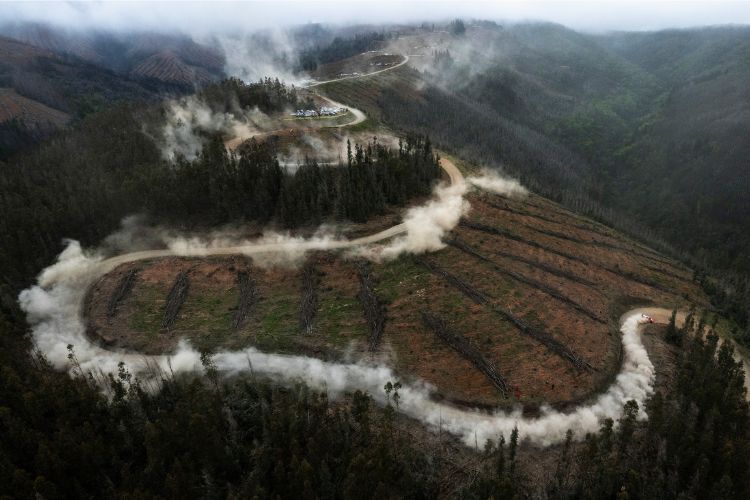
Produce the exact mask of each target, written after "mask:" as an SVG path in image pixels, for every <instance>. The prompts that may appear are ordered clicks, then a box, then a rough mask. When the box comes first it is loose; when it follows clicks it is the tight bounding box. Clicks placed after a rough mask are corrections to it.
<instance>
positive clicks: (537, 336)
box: [417, 258, 593, 371]
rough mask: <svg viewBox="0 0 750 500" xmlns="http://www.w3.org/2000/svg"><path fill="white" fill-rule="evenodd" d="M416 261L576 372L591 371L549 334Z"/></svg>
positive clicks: (425, 262) (443, 272)
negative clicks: (563, 360) (568, 364)
mask: <svg viewBox="0 0 750 500" xmlns="http://www.w3.org/2000/svg"><path fill="white" fill-rule="evenodd" d="M417 261H418V262H420V263H421V264H422V265H423V266H425V267H426V268H427V269H429V270H430V272H432V273H433V274H435V275H436V276H439V277H441V278H443V279H444V280H445V281H446V282H448V283H449V284H450V285H451V286H453V287H454V288H456V289H458V290H459V291H460V292H461V293H463V294H464V295H466V296H467V297H468V298H470V299H471V300H472V301H474V302H476V303H477V304H479V305H483V306H486V307H489V308H490V309H491V310H492V311H493V312H494V313H495V314H497V315H498V316H501V317H502V318H504V319H506V320H507V321H509V322H510V323H512V324H513V325H514V326H515V327H516V328H518V329H519V330H520V331H521V332H522V333H524V334H526V335H528V336H529V337H531V338H533V339H534V340H536V341H537V342H539V343H540V344H542V345H543V346H545V347H546V348H547V349H548V350H549V351H550V352H552V353H554V354H556V355H557V356H560V357H561V358H563V359H565V360H567V361H569V362H570V363H571V364H572V365H573V366H575V367H576V368H577V369H578V370H587V371H591V370H593V367H592V366H591V365H590V364H589V363H588V362H587V361H586V360H585V359H583V358H582V357H581V356H579V355H578V354H577V353H576V352H575V351H573V350H572V349H571V348H569V347H568V346H566V345H565V344H563V343H562V342H560V341H559V340H557V339H555V338H554V337H552V336H551V335H550V334H548V333H546V332H544V331H542V330H539V329H538V328H534V327H532V326H531V325H528V324H526V323H525V322H524V321H523V320H521V319H520V318H518V317H516V316H514V315H513V314H511V313H510V312H509V311H506V310H505V309H502V308H501V307H498V306H496V305H494V304H493V303H492V301H491V300H490V298H489V297H488V296H487V295H486V294H484V293H483V292H481V291H479V290H477V289H476V288H474V287H472V286H471V285H469V284H468V283H466V282H465V281H464V280H462V279H461V278H459V277H458V276H454V275H453V274H451V273H449V272H448V271H446V270H444V269H441V268H440V267H438V266H437V265H435V264H433V263H432V262H430V261H428V260H426V259H422V258H418V259H417Z"/></svg>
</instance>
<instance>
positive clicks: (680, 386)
mask: <svg viewBox="0 0 750 500" xmlns="http://www.w3.org/2000/svg"><path fill="white" fill-rule="evenodd" d="M674 338H677V339H680V340H678V343H680V344H681V345H680V348H681V349H680V352H679V356H678V367H677V373H676V377H675V386H674V387H672V388H670V389H669V390H667V391H666V392H665V393H662V392H657V393H656V394H654V396H652V397H651V398H650V399H649V400H648V401H647V403H646V408H645V410H646V412H647V413H648V417H649V419H648V421H646V422H641V421H638V420H637V419H636V416H637V414H638V406H637V404H636V403H635V402H634V401H631V402H630V403H628V404H627V406H626V409H625V415H624V416H623V417H622V418H621V419H620V421H619V426H618V427H616V428H615V427H614V426H613V422H612V421H611V420H608V421H606V422H605V423H604V425H603V426H602V428H601V431H600V432H599V433H598V434H596V435H591V436H588V437H587V439H586V442H585V444H584V446H583V447H582V450H581V451H580V452H579V453H578V454H577V455H573V454H571V453H570V444H568V445H567V446H566V448H565V449H564V450H563V452H562V454H561V460H560V462H559V463H558V467H557V472H556V474H555V479H554V481H553V483H552V484H551V485H550V491H549V492H548V493H549V495H550V497H551V498H660V499H677V498H680V499H682V498H717V499H718V498H748V496H749V495H750V420H749V419H750V413H749V412H748V403H747V402H746V401H745V387H744V372H743V369H742V364H741V363H739V362H736V361H734V359H733V358H732V349H731V347H730V346H729V344H728V343H723V344H722V345H721V346H719V345H718V338H717V337H716V335H712V334H706V327H705V323H704V321H703V320H701V321H699V322H698V324H697V325H696V324H695V321H694V319H693V317H692V315H691V316H690V317H689V318H688V320H687V321H686V327H685V328H683V329H682V331H681V332H679V334H678V335H677V336H676V337H674Z"/></svg>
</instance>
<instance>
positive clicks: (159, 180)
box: [136, 136, 440, 228]
mask: <svg viewBox="0 0 750 500" xmlns="http://www.w3.org/2000/svg"><path fill="white" fill-rule="evenodd" d="M348 149H349V152H348V155H347V159H346V161H345V163H344V164H340V165H333V166H320V165H318V163H317V162H316V161H315V160H314V159H308V160H307V161H306V162H305V163H303V164H302V165H299V166H298V167H296V169H295V171H294V172H293V173H289V172H287V171H286V170H285V169H283V168H282V167H281V166H280V165H279V162H278V160H277V159H276V157H275V156H273V154H272V151H271V149H270V147H269V146H268V145H267V144H257V143H255V142H253V141H251V142H250V143H249V144H245V145H244V146H243V147H242V148H241V149H240V152H239V154H238V155H230V154H228V153H227V151H226V149H225V147H224V143H223V142H222V141H221V139H220V138H218V137H215V138H214V139H213V140H212V141H211V142H210V143H209V144H207V145H206V147H205V148H204V150H203V153H202V154H201V155H200V157H199V158H197V159H196V160H194V161H185V160H178V161H177V163H176V164H175V165H168V166H163V167H162V168H156V169H150V171H149V173H148V175H149V177H148V178H147V179H146V181H145V182H144V183H143V185H142V186H141V188H140V189H138V190H141V189H142V192H145V193H148V194H146V202H145V206H146V207H147V213H150V214H155V215H158V217H160V218H163V219H166V220H169V221H170V222H172V223H173V224H174V225H178V226H184V225H185V224H186V221H191V223H192V224H195V223H196V221H200V222H203V223H205V224H206V225H209V224H221V223H225V222H229V221H257V222H261V223H264V224H265V223H268V222H272V221H276V222H278V223H280V224H281V225H282V226H283V227H286V228H296V227H300V226H302V225H308V226H310V225H317V224H320V223H321V222H322V221H323V220H324V219H331V218H332V219H335V220H349V221H353V222H364V221H366V220H367V219H368V218H369V217H371V216H373V215H377V214H382V213H384V211H385V209H386V207H387V206H389V205H390V206H400V205H403V204H404V203H405V202H406V201H407V200H409V199H411V198H412V197H414V196H424V195H428V194H429V193H430V191H431V189H432V186H433V184H434V183H435V181H436V180H437V179H438V178H439V177H440V167H439V165H438V163H437V157H436V156H435V155H434V153H433V152H432V148H431V145H430V141H429V139H425V138H422V137H412V136H409V137H407V138H406V139H405V140H404V141H403V142H401V143H400V145H399V148H398V150H391V148H389V147H386V146H384V145H382V144H379V143H378V142H377V140H376V139H375V140H373V141H371V142H370V143H368V144H365V145H359V144H355V145H354V146H353V148H352V145H351V144H349V145H348ZM136 182H137V181H136ZM163 186H171V189H169V190H164V189H162V187H163Z"/></svg>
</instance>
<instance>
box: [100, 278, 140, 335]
mask: <svg viewBox="0 0 750 500" xmlns="http://www.w3.org/2000/svg"><path fill="white" fill-rule="evenodd" d="M137 275H138V270H137V269H131V270H130V271H128V272H127V273H126V274H125V276H123V277H122V279H120V282H119V283H118V284H117V288H115V291H114V292H112V295H111V296H110V298H109V302H107V323H109V324H110V325H111V324H112V320H113V319H114V317H115V315H116V314H117V309H118V308H119V307H120V304H122V301H123V300H125V298H126V297H127V296H128V295H130V292H131V291H132V290H133V285H135V278H136V276H137Z"/></svg>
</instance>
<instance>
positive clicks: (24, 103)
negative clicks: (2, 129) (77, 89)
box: [0, 88, 70, 130]
mask: <svg viewBox="0 0 750 500" xmlns="http://www.w3.org/2000/svg"><path fill="white" fill-rule="evenodd" d="M11 120H18V121H19V122H21V123H23V125H25V126H26V127H34V128H38V129H41V130H50V129H56V128H60V127H62V126H64V125H65V124H66V123H67V122H68V120H70V115H68V114H67V113H63V112H62V111H58V110H56V109H54V108H50V107H49V106H46V105H44V104H42V103H40V102H37V101H35V100H33V99H29V98H26V97H23V96H21V95H18V93H17V92H16V91H15V90H13V89H4V88H0V124H2V123H6V122H9V121H11Z"/></svg>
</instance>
